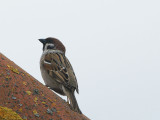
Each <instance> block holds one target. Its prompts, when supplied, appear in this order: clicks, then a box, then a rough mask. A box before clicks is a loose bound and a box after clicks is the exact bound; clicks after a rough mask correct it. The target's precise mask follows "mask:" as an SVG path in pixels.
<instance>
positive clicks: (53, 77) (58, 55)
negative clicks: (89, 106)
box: [39, 37, 82, 114]
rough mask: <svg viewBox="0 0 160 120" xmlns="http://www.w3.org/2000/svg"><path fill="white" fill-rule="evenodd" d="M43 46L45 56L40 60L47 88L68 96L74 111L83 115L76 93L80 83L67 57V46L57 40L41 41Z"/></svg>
mask: <svg viewBox="0 0 160 120" xmlns="http://www.w3.org/2000/svg"><path fill="white" fill-rule="evenodd" d="M39 41H40V42H41V43H42V44H43V54H42V56H41V59H40V70H41V74H42V78H43V80H44V82H45V84H46V86H47V87H49V88H50V89H52V90H54V91H55V92H57V93H59V94H61V95H65V96H67V101H68V100H69V101H70V105H71V107H72V109H73V110H74V111H76V112H78V113H80V114H82V112H81V110H80V109H79V106H78V103H77V100H76V97H75V95H74V91H75V90H76V91H77V93H79V91H78V83H77V79H76V76H75V74H74V71H73V68H72V66H71V64H70V62H69V60H68V59H67V57H66V56H65V52H66V49H65V46H64V45H63V44H62V43H61V42H60V41H59V40H58V39H56V38H51V37H49V38H46V39H39Z"/></svg>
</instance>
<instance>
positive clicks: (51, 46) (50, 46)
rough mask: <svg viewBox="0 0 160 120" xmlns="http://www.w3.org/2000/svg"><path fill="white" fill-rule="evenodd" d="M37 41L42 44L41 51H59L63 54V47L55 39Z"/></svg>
mask: <svg viewBox="0 0 160 120" xmlns="http://www.w3.org/2000/svg"><path fill="white" fill-rule="evenodd" d="M39 41H40V42H41V43H42V44H43V51H45V50H60V51H62V52H64V53H65V51H66V49H65V46H64V45H63V44H62V42H61V41H59V40H58V39H56V38H52V37H49V38H46V39H39Z"/></svg>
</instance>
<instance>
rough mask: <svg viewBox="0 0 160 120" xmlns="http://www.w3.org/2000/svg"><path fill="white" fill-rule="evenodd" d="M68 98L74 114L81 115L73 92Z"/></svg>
mask: <svg viewBox="0 0 160 120" xmlns="http://www.w3.org/2000/svg"><path fill="white" fill-rule="evenodd" d="M68 97H69V100H70V104H71V107H72V108H73V110H74V111H75V112H78V113H80V114H82V112H81V110H80V109H79V106H78V103H77V100H76V97H75V95H74V91H73V92H70V93H69V96H68Z"/></svg>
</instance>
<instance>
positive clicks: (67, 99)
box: [67, 96, 69, 104]
mask: <svg viewBox="0 0 160 120" xmlns="http://www.w3.org/2000/svg"><path fill="white" fill-rule="evenodd" d="M67 104H69V98H68V96H67Z"/></svg>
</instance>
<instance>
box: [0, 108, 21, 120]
mask: <svg viewBox="0 0 160 120" xmlns="http://www.w3.org/2000/svg"><path fill="white" fill-rule="evenodd" d="M0 120H23V119H22V118H21V117H20V116H19V115H18V114H17V113H16V112H14V111H13V110H12V109H9V108H7V107H1V106H0Z"/></svg>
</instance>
